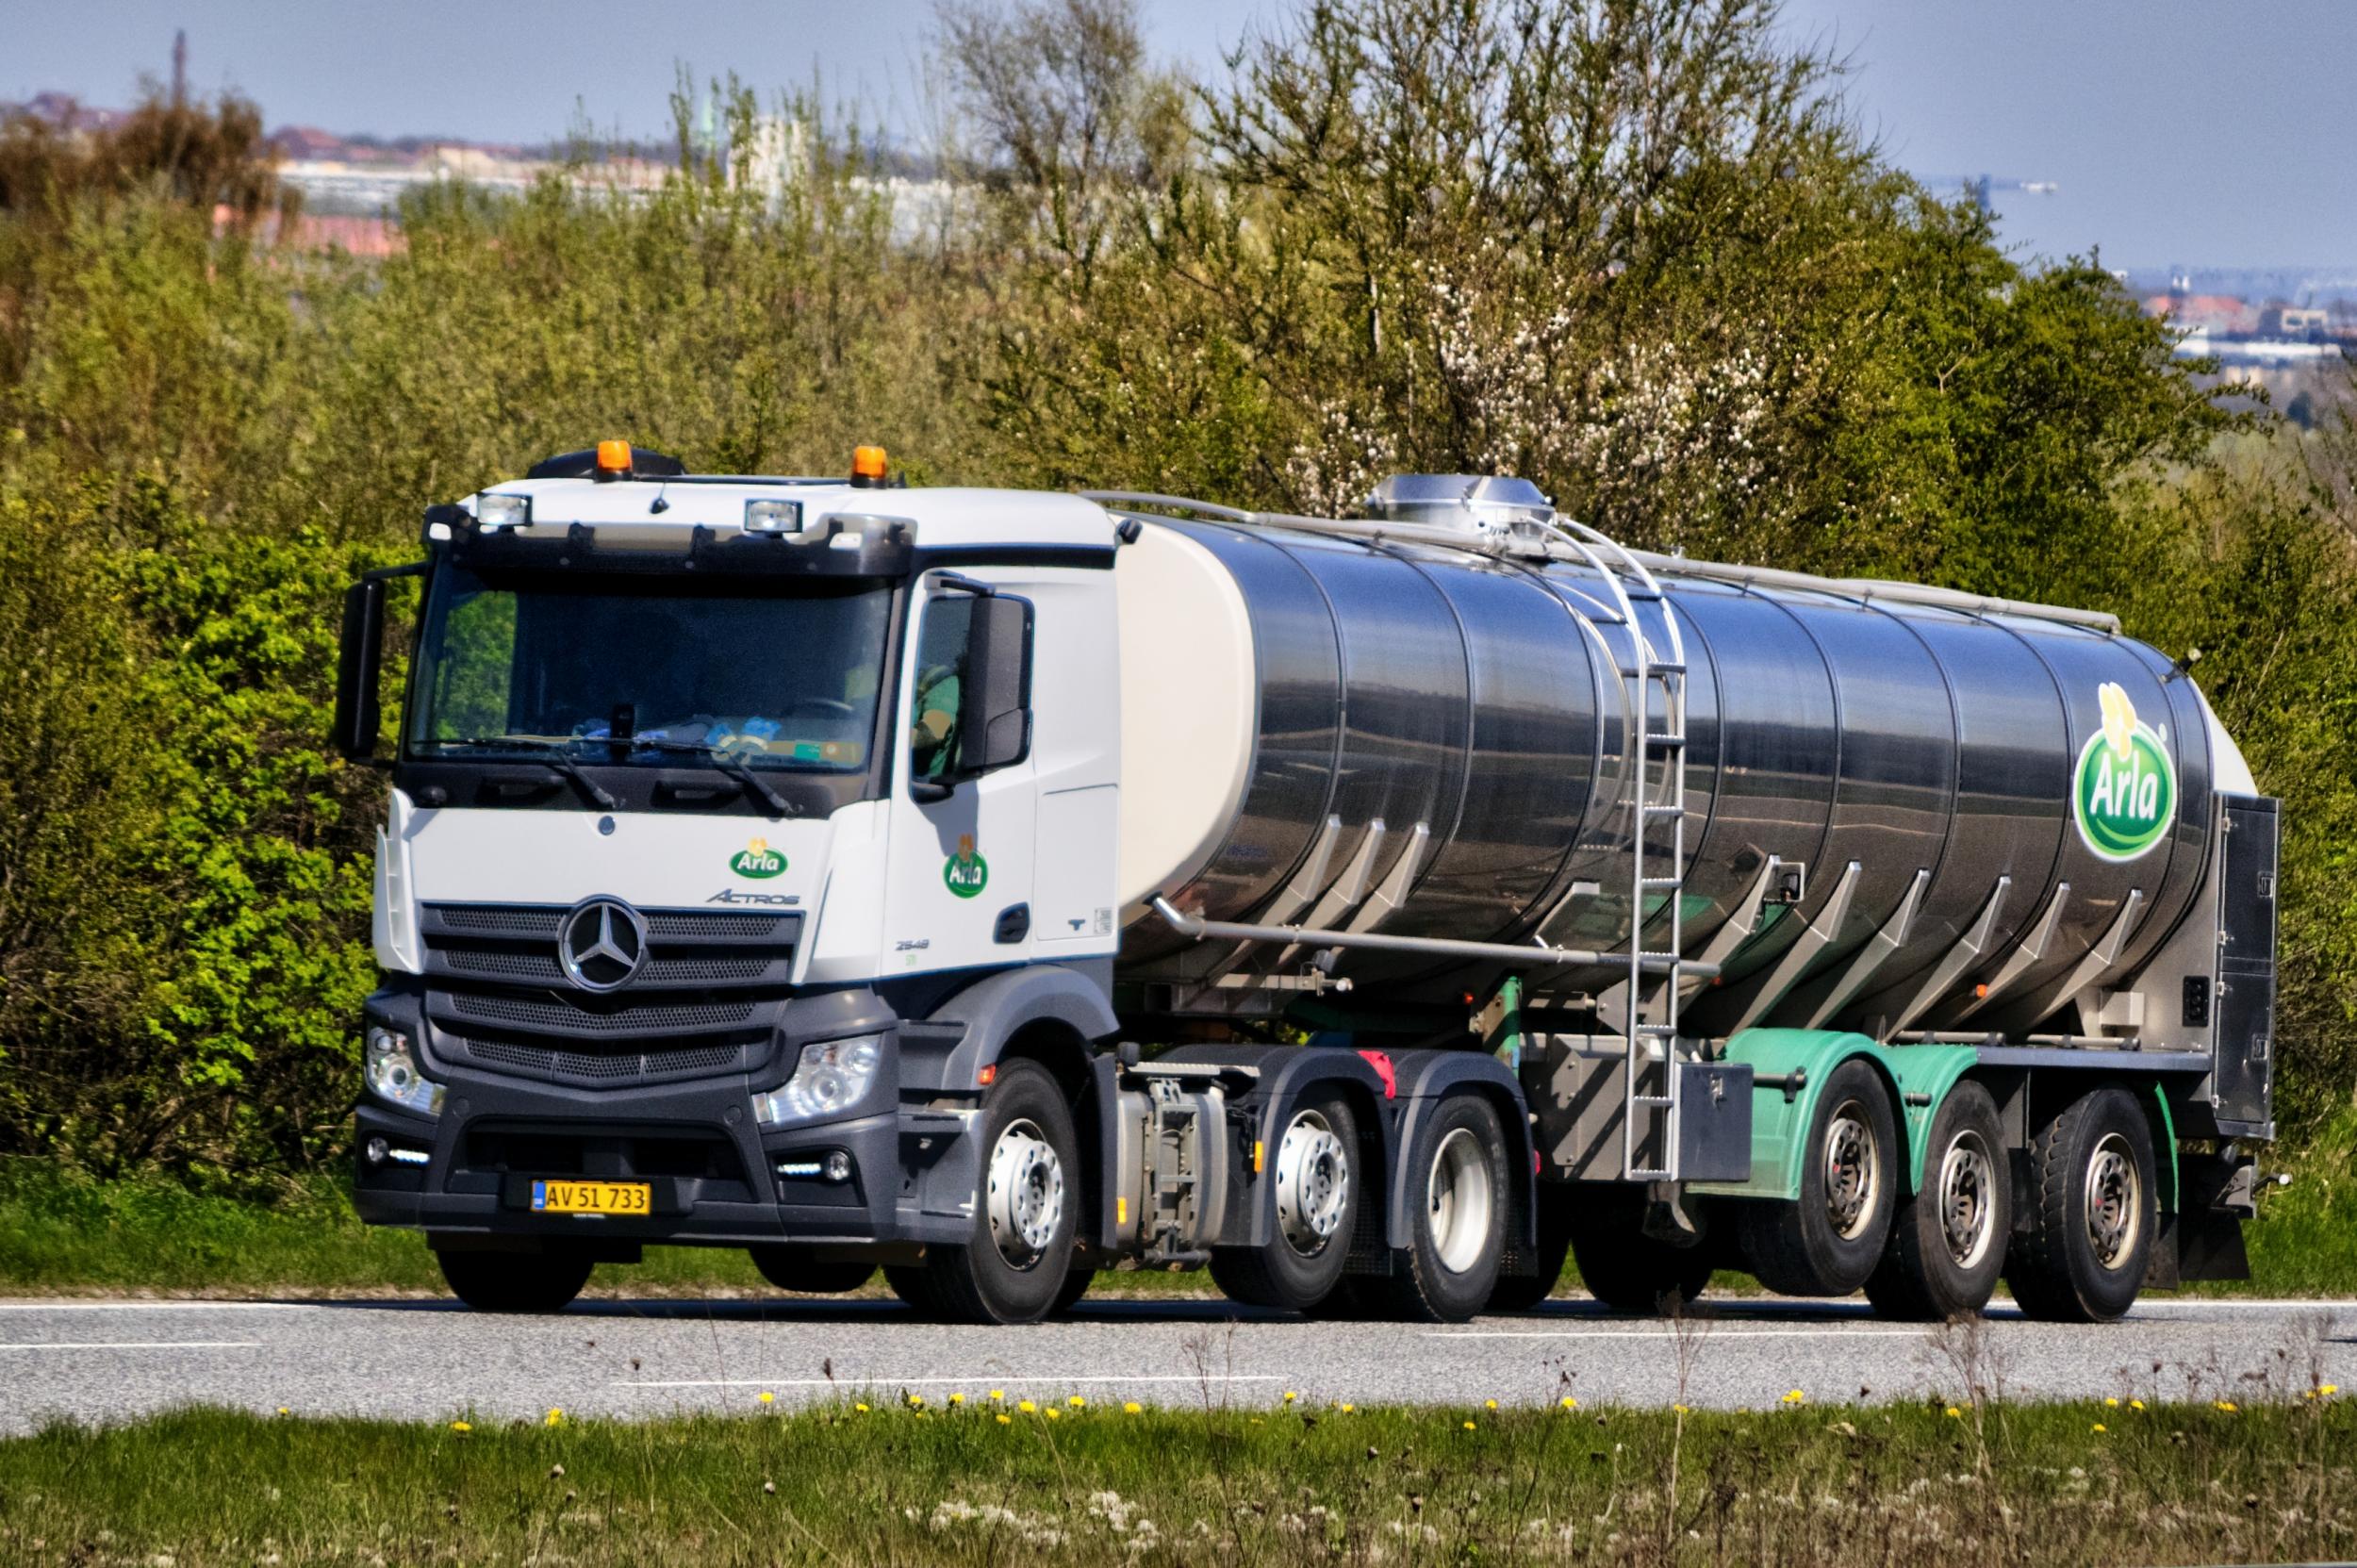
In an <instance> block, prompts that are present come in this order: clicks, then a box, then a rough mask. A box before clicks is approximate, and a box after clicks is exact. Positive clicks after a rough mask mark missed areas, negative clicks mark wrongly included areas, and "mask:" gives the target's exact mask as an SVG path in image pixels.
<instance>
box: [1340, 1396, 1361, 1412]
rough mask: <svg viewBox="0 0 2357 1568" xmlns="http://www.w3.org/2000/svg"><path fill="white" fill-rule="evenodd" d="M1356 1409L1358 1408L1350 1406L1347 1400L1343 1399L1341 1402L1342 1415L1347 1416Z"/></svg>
mask: <svg viewBox="0 0 2357 1568" xmlns="http://www.w3.org/2000/svg"><path fill="white" fill-rule="evenodd" d="M1358 1408H1359V1407H1358V1406H1356V1405H1354V1404H1352V1403H1351V1402H1350V1401H1349V1400H1347V1399H1345V1400H1343V1414H1344V1415H1348V1414H1349V1413H1350V1412H1351V1411H1355V1410H1357V1409H1358Z"/></svg>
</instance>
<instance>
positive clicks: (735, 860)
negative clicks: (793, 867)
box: [729, 838, 785, 877]
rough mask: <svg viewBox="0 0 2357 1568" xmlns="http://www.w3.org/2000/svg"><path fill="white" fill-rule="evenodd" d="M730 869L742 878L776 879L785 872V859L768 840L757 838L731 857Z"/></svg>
mask: <svg viewBox="0 0 2357 1568" xmlns="http://www.w3.org/2000/svg"><path fill="white" fill-rule="evenodd" d="M729 869H730V870H732V871H733V872H735V873H736V874H737V875H738V876H740V877H774V876H777V875H779V874H780V873H782V872H783V871H784V869H785V857H784V856H783V855H782V854H780V853H778V851H777V850H773V849H771V848H769V841H768V840H767V839H766V838H756V839H754V840H753V841H752V842H751V843H750V844H748V845H746V846H745V847H744V848H743V849H741V850H737V851H736V853H734V854H733V855H731V856H729Z"/></svg>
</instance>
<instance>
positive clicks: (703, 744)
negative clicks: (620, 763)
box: [630, 735, 794, 817]
mask: <svg viewBox="0 0 2357 1568" xmlns="http://www.w3.org/2000/svg"><path fill="white" fill-rule="evenodd" d="M630 744H631V745H633V746H643V747H645V748H646V749H647V750H648V751H681V752H685V753H686V754H688V755H690V756H699V757H702V758H703V759H704V760H705V761H707V762H709V763H711V764H712V766H713V767H717V768H718V769H719V770H720V771H721V772H723V773H726V774H727V775H728V776H729V777H730V778H732V779H734V780H735V781H736V782H737V783H738V784H743V785H744V786H745V792H746V793H747V794H748V795H752V796H756V797H758V798H759V799H760V801H761V802H762V804H764V805H766V806H767V807H768V808H769V815H770V816H772V817H791V816H793V815H794V808H793V807H792V806H790V805H788V804H787V803H786V801H785V798H784V797H783V796H782V795H780V794H779V793H778V792H777V791H776V790H774V789H771V788H770V787H769V786H768V785H767V784H764V783H763V782H762V779H761V775H760V774H758V773H756V772H754V771H753V767H752V764H750V763H749V762H747V761H746V760H745V759H744V758H743V757H740V756H738V755H736V754H735V753H734V752H733V751H722V750H721V749H720V748H719V747H717V746H714V745H712V744H710V743H709V742H707V741H701V740H651V739H649V738H648V737H647V736H645V735H633V736H632V737H631V740H630Z"/></svg>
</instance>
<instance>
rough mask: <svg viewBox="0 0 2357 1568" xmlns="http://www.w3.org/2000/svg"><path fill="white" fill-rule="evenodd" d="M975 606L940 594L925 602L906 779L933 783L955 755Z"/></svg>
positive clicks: (960, 596) (911, 706)
mask: <svg viewBox="0 0 2357 1568" xmlns="http://www.w3.org/2000/svg"><path fill="white" fill-rule="evenodd" d="M977 602H978V601H977V600H976V599H975V598H974V597H973V596H972V595H970V594H963V593H953V594H944V595H942V596H940V597H938V598H935V599H931V600H928V601H926V603H925V619H924V623H923V624H922V625H921V626H920V627H919V628H918V630H917V636H916V696H915V701H912V702H911V703H910V704H909V777H910V778H912V779H937V778H939V777H941V776H942V775H943V774H944V773H947V772H948V771H949V769H950V767H951V766H952V765H953V764H954V763H955V762H956V760H957V753H958V703H959V701H960V699H961V697H962V696H963V694H964V685H965V649H966V640H967V633H968V630H969V628H970V627H971V625H972V623H973V619H974V606H975V604H976V603H977Z"/></svg>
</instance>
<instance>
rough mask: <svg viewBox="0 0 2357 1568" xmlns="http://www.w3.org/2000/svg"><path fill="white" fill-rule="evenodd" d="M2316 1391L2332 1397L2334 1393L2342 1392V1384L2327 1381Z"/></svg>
mask: <svg viewBox="0 0 2357 1568" xmlns="http://www.w3.org/2000/svg"><path fill="white" fill-rule="evenodd" d="M2316 1392H2317V1393H2318V1394H2321V1395H2324V1396H2325V1397H2326V1398H2327V1399H2330V1398H2332V1395H2336V1394H2338V1393H2340V1392H2341V1385H2340V1384H2338V1383H2327V1384H2325V1385H2324V1386H2323V1387H2322V1388H2320V1389H2318V1390H2317V1391H2316Z"/></svg>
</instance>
